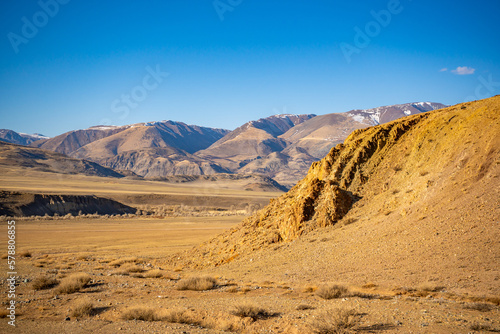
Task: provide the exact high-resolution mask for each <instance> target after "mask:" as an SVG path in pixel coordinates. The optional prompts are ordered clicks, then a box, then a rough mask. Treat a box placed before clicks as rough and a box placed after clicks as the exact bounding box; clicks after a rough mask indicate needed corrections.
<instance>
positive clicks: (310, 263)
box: [0, 97, 500, 334]
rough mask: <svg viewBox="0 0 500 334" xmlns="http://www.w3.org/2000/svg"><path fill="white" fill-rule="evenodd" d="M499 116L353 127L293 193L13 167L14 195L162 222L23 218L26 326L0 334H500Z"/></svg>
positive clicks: (476, 106)
mask: <svg viewBox="0 0 500 334" xmlns="http://www.w3.org/2000/svg"><path fill="white" fill-rule="evenodd" d="M499 105H500V98H499V97H494V98H491V99H488V100H483V101H479V102H474V103H467V104H463V105H458V106H454V107H450V108H446V109H443V110H438V111H433V112H429V113H425V114H421V115H415V116H410V117H408V118H404V119H402V120H398V121H395V122H391V123H388V124H385V125H381V126H378V127H373V128H368V129H364V130H357V131H355V132H354V133H353V134H352V135H351V136H349V138H348V139H347V140H346V141H345V143H344V144H343V145H338V146H337V147H336V148H334V149H332V151H331V152H330V154H329V155H328V156H327V157H325V158H324V159H323V160H322V161H320V162H318V163H315V164H313V166H312V167H311V169H310V171H309V174H308V176H306V178H304V180H302V181H301V182H299V183H298V184H297V185H296V186H295V187H294V188H292V189H291V190H290V192H288V193H285V194H284V193H282V192H266V191H259V190H257V191H255V190H252V189H250V188H249V187H248V180H246V179H226V180H221V179H218V180H212V181H211V180H208V179H196V180H193V181H192V182H174V181H171V182H166V181H147V180H140V179H135V178H127V177H125V178H121V179H116V178H102V177H96V176H84V175H67V174H59V173H47V172H42V171H33V170H30V169H27V168H21V167H14V166H12V167H9V166H5V165H3V166H2V173H1V174H0V175H1V176H0V184H1V188H2V190H4V191H11V192H15V191H17V192H22V193H44V194H75V195H96V196H100V197H105V198H110V199H113V200H116V201H119V202H121V203H124V204H126V205H130V206H134V207H137V208H140V209H141V211H144V212H150V213H151V214H123V215H114V216H113V215H105V216H103V215H93V214H82V215H78V216H74V215H67V216H56V217H49V216H45V217H43V216H42V217H32V216H28V217H22V218H15V220H16V240H17V244H16V245H17V249H16V271H17V273H18V276H19V278H18V285H17V286H16V294H17V299H16V300H17V304H16V328H15V329H14V330H13V329H12V327H11V326H9V325H8V323H7V322H8V320H9V319H8V318H6V316H7V312H6V310H4V311H3V313H2V316H3V317H4V318H3V319H2V321H0V328H1V329H0V331H2V332H6V333H7V332H16V333H120V332H126V333H224V332H236V333H297V334H299V333H300V334H302V333H443V334H444V333H473V332H499V331H500V308H499V304H500V284H499V282H500V273H499V269H500V267H499V261H500V253H499V251H500V249H499V240H500V234H499V225H498V224H499V222H498V218H499V189H500V187H499V178H498V169H499V165H500V161H499V154H498V147H499V143H498V140H499V139H498V129H499V126H500V124H499V120H498V106H499ZM451 130H453V131H451ZM458 143H459V144H458ZM278 196H279V197H278ZM352 198H356V200H355V201H354V200H352ZM269 203H270V204H269ZM325 203H326V204H325ZM332 203H333V204H332ZM166 204H168V205H166ZM268 204H269V205H268ZM327 204H328V205H327ZM266 205H267V206H266ZM344 207H346V208H347V209H346V210H345V211H343V212H340V211H335V210H341V209H343V208H344ZM261 208H263V209H261ZM247 216H248V217H247ZM306 216H307V217H306ZM8 220H10V219H8V218H7V217H3V221H2V222H1V225H2V231H4V232H3V234H2V235H3V236H2V238H1V239H0V240H1V243H0V247H1V248H2V249H4V250H6V249H7V238H6V236H7V224H8ZM332 220H334V221H332ZM4 253H5V252H4ZM4 253H2V254H4ZM3 257H4V259H2V262H1V267H0V268H1V270H2V271H3V272H8V271H9V269H8V267H7V258H6V257H7V255H6V254H4V256H3ZM8 288H9V287H8V283H7V281H6V279H2V281H1V289H2V291H4V293H3V301H2V302H3V305H4V306H5V307H6V306H7V305H8V302H9V299H8V298H7V293H6V292H7V291H8Z"/></svg>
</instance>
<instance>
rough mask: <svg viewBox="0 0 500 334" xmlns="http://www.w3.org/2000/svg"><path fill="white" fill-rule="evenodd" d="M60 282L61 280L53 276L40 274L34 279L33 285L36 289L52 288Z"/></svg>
mask: <svg viewBox="0 0 500 334" xmlns="http://www.w3.org/2000/svg"><path fill="white" fill-rule="evenodd" d="M57 284H59V281H58V280H56V279H55V278H53V277H48V276H39V277H37V278H35V279H34V280H33V283H32V287H33V289H34V290H46V289H51V288H53V287H55V286H56V285H57Z"/></svg>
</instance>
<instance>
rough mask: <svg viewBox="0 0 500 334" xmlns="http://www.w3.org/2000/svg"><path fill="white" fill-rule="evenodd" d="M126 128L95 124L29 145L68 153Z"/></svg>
mask: <svg viewBox="0 0 500 334" xmlns="http://www.w3.org/2000/svg"><path fill="white" fill-rule="evenodd" d="M127 128H128V127H126V126H96V127H91V128H89V129H85V130H75V131H69V132H66V133H63V134H61V135H59V136H56V137H53V138H47V139H44V140H40V141H38V142H36V143H32V144H31V146H33V147H38V148H41V149H44V150H50V151H54V152H58V153H62V154H66V155H68V154H70V153H72V152H74V151H76V150H78V149H79V148H80V147H83V146H85V145H87V144H89V143H92V142H94V141H96V140H99V139H102V138H106V137H108V136H111V135H113V134H115V133H118V132H121V131H123V130H126V129H127Z"/></svg>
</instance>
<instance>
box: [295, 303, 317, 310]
mask: <svg viewBox="0 0 500 334" xmlns="http://www.w3.org/2000/svg"><path fill="white" fill-rule="evenodd" d="M295 309H296V310H297V311H305V310H314V309H315V307H314V306H311V305H305V304H301V305H298V306H297V307H296V308H295Z"/></svg>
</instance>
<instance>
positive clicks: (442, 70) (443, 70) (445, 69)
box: [439, 67, 448, 72]
mask: <svg viewBox="0 0 500 334" xmlns="http://www.w3.org/2000/svg"><path fill="white" fill-rule="evenodd" d="M446 71H448V69H447V68H446V67H445V68H442V69H440V70H439V72H446Z"/></svg>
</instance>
